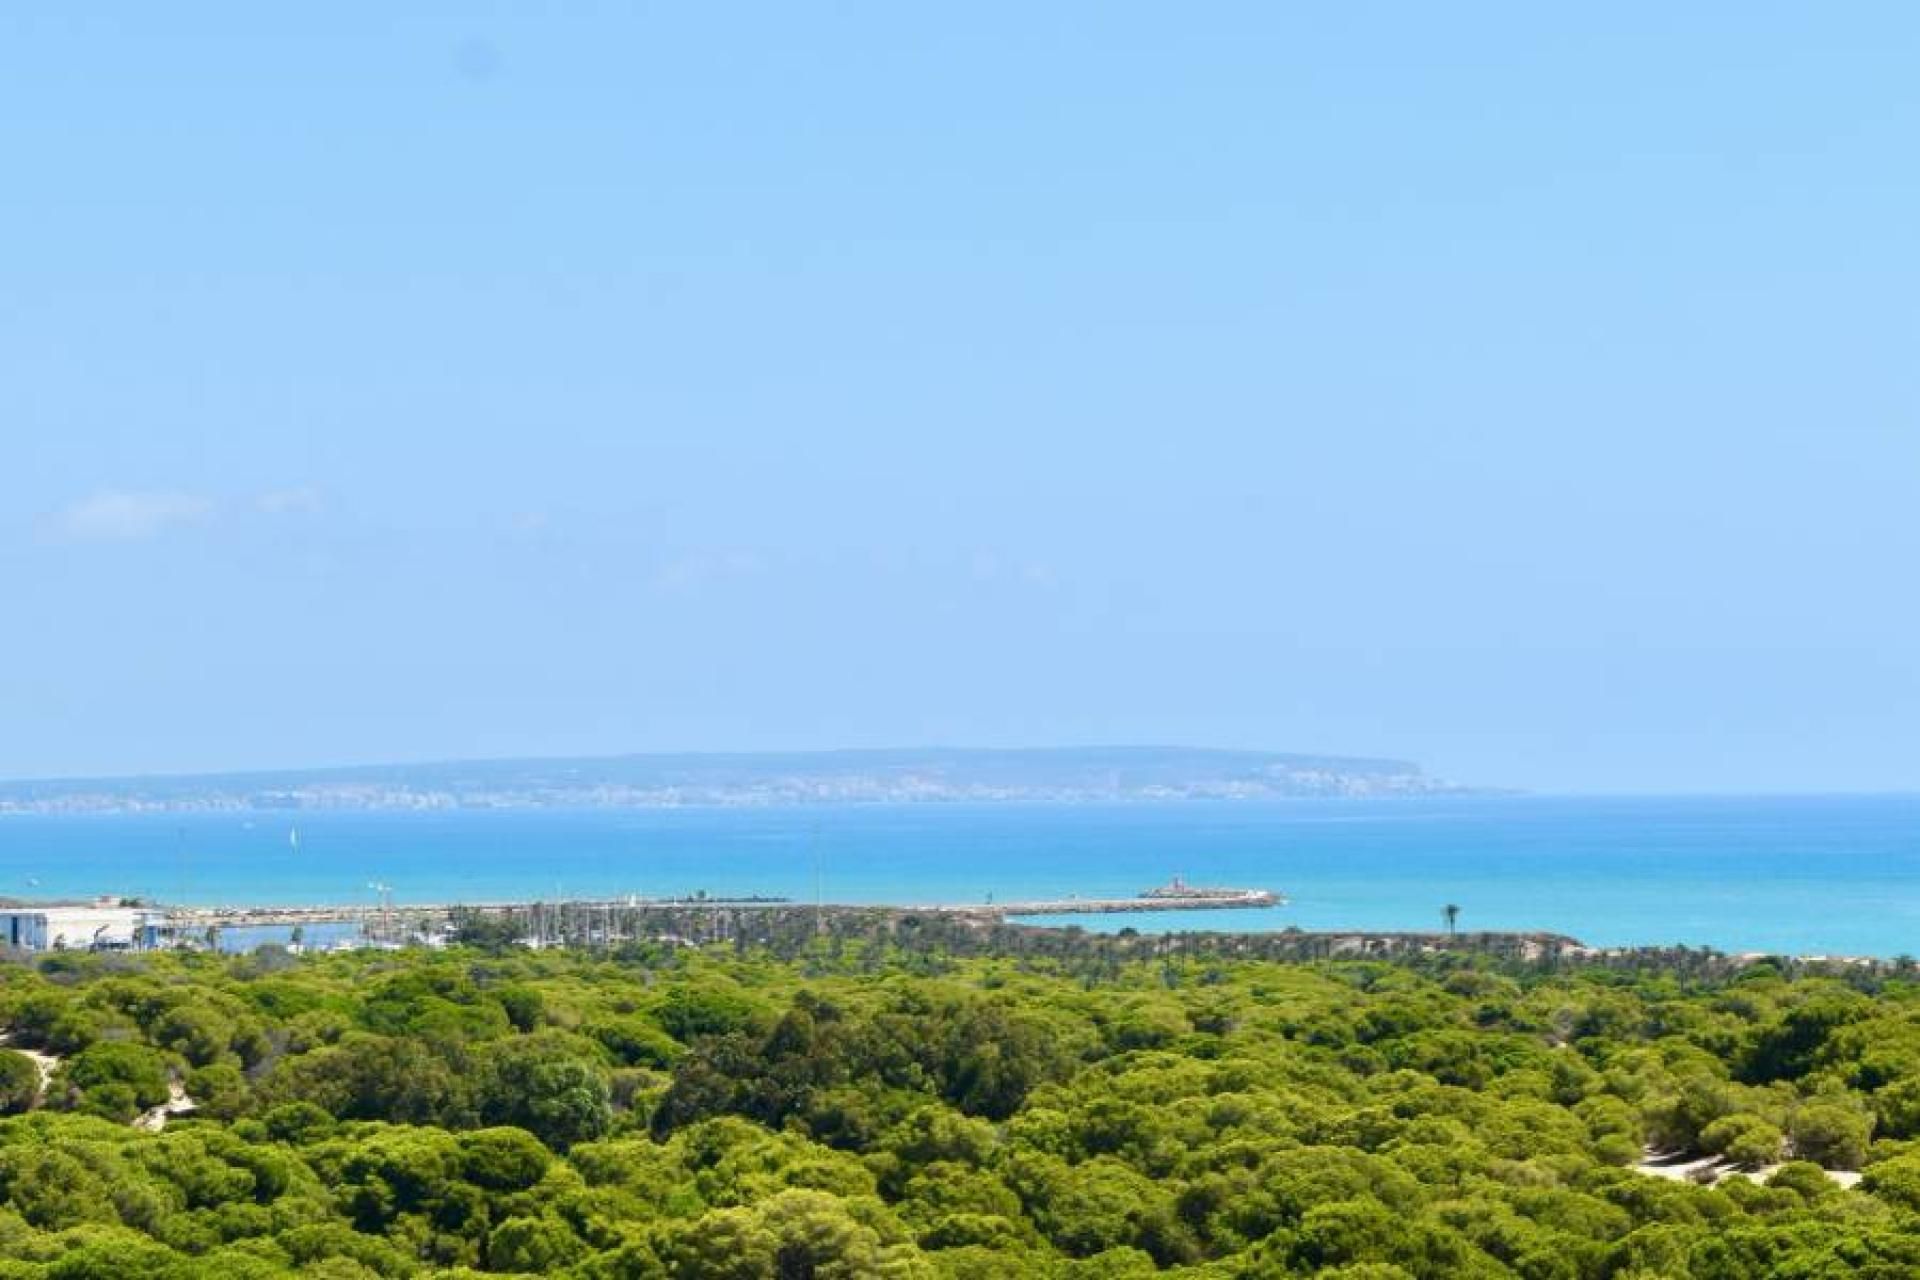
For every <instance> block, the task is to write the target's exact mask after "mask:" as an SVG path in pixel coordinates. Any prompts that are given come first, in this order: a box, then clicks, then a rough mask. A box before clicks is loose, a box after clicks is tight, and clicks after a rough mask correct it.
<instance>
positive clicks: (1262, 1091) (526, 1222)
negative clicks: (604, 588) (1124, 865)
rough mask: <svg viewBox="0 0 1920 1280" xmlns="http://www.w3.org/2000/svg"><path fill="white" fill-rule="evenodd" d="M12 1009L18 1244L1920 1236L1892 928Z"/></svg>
mask: <svg viewBox="0 0 1920 1280" xmlns="http://www.w3.org/2000/svg"><path fill="white" fill-rule="evenodd" d="M0 1024H4V1025H5V1026H6V1027H7V1028H8V1034H9V1039H10V1043H11V1044H12V1045H13V1046H14V1048H12V1049H8V1050H5V1051H0V1103H4V1105H5V1108H6V1109H7V1110H8V1111H10V1112H13V1113H20V1114H12V1115H10V1116H9V1118H7V1119H5V1120H3V1121H0V1277H15V1276H20V1277H25V1276H48V1277H82V1276H126V1275H140V1276H144V1277H162V1278H164V1277H175V1276H177V1277H201V1276H205V1277H249V1276H279V1275H287V1274H302V1275H311V1276H325V1277H334V1278H336V1280H348V1278H349V1277H369V1276H392V1277H399V1276H416V1275H420V1276H424V1275H459V1274H468V1273H477V1272H489V1273H498V1272H517V1273H541V1274H557V1275H572V1276H579V1277H595V1278H600V1277H606V1278H613V1277H677V1278H686V1280H695V1278H698V1280H708V1278H714V1280H719V1278H723V1277H724V1278H727V1280H735V1278H738V1280H749V1278H754V1277H779V1278H782V1280H786V1278H804V1277H821V1278H826V1277H849V1278H850V1277H864V1276H889V1277H903V1278H904V1277H928V1278H933V1277H951V1278H954V1280H961V1278H965V1280H995V1278H999V1277H1008V1276H1043V1277H1063V1278H1064V1277H1074V1278H1082V1277H1085V1278H1091V1277H1132V1276H1143V1277H1144V1276H1148V1275H1155V1274H1166V1275H1174V1276H1181V1277H1188V1278H1190V1280H1197V1278H1198V1277H1219V1278H1222V1280H1224V1278H1226V1277H1281V1276H1300V1275H1316V1274H1324V1275H1337V1276H1344V1277H1348V1278H1349V1280H1361V1278H1365V1280H1394V1278H1399V1277H1408V1276H1412V1277H1501V1276H1524V1277H1529V1278H1531V1280H1563V1278H1564V1280H1575V1278H1576V1277H1596V1278H1600V1277H1605V1278H1614V1277H1661V1278H1663V1280H1664V1278H1671V1277H1698V1278H1699V1280H1709V1278H1711V1280H1755V1278H1759V1277H1783V1278H1784V1277H1794V1278H1796V1280H1797V1278H1806V1277H1829V1276H1832V1277H1838V1276H1855V1275H1863V1276H1882V1277H1895V1276H1902V1277H1905V1276H1913V1275H1915V1274H1920V1147H1917V1146H1916V1145H1915V1138H1916V1137H1917V1136H1920V991H1917V990H1916V987H1915V986H1914V984H1913V982H1912V981H1911V980H1909V979H1908V978H1907V977H1905V976H1904V975H1903V974H1901V973H1897V972H1885V973H1865V972H1862V973H1859V974H1855V975H1853V976H1851V977H1846V978H1841V977H1833V976H1807V975H1804V974H1795V973H1790V972H1784V971H1783V970H1782V968H1781V967H1778V966H1774V965H1768V964H1761V965H1755V966H1750V967H1748V968H1746V969H1744V970H1741V971H1739V972H1737V973H1722V972H1719V971H1714V972H1712V973H1708V972H1705V971H1702V972H1692V971H1691V970H1690V969H1688V968H1682V967H1673V968H1668V969H1650V968H1646V967H1642V968H1640V969H1637V970H1633V971H1616V970H1607V969H1600V968H1587V969H1582V970H1574V971H1562V972H1555V971H1553V970H1551V969H1540V968H1536V969H1527V968H1522V967H1519V966H1516V965H1511V964H1506V963H1503V962H1497V961H1495V960H1492V959H1490V958H1487V957H1476V956H1472V955H1441V956H1435V957H1428V958H1426V959H1422V960H1418V961H1410V962H1407V963H1404V964H1389V963H1384V962H1378V961H1366V962H1361V961H1345V962H1336V961H1317V962H1309V963H1293V964H1289V963H1279V962H1273V961H1267V960H1241V959H1227V958H1220V957H1217V956H1215V957H1210V956H1208V955H1206V954H1191V955H1184V956H1181V957H1179V958H1168V957H1164V956H1163V957H1157V958H1153V957H1147V958H1143V957H1140V956H1138V955H1135V956H1133V957H1132V958H1126V959H1116V958H1115V957H1114V954H1113V953H1112V952H1111V951H1110V950H1108V949H1106V944H1101V945H1098V946H1095V945H1089V946H1088V947H1087V948H1084V949H1079V950H1076V949H1075V948H1073V947H1070V946H1067V947H1062V948H1060V949H1058V951H1057V953H1053V954H1047V955H1032V954H1029V955H1023V956H1011V955H1006V956H984V957H983V956H971V957H967V958H964V959H958V958H952V957H951V956H950V955H949V954H948V953H947V952H946V951H945V950H944V949H943V948H941V947H939V946H937V945H920V946H915V947H912V948H903V947H901V946H899V945H897V944H896V943H892V942H888V941H885V940H882V939H875V940H869V941H858V940H855V941H848V940H844V939H832V940H829V939H818V940H814V941H813V942H811V943H808V944H805V945H801V946H797V947H796V948H795V954H793V955H790V956H785V957H775V956H772V955H767V954H756V953H754V952H753V951H751V950H746V951H742V950H740V949H737V948H727V949H724V950H722V949H718V948H716V949H714V950H711V951H704V952H703V951H697V950H692V949H686V948H680V949H669V948H666V947H652V946H649V947H636V948H630V949H629V950H627V951H625V952H622V953H618V954H611V955H593V956H590V955H586V954H583V953H571V952H559V951H549V952H543V953H531V952H526V951H523V950H519V949H515V948H499V949H485V950H483V949H479V948H455V949H453V950H451V951H448V952H445V953H425V952H414V953H377V952H364V953H358V954H352V955H338V956H326V957H318V958H310V959H300V958H295V957H291V956H287V955H285V954H284V953H278V952H271V951H269V952H264V953H261V954H258V955H255V956H252V957H246V958H228V957H218V956H213V955H180V956H148V957H129V956H121V957H113V956H81V955H56V956H50V957H46V958H44V959H43V960H41V961H40V962H39V963H37V964H29V963H27V962H25V961H23V960H17V961H15V962H13V963H9V964H6V965H4V966H0ZM23 1050H24V1051H30V1052H31V1054H33V1055H38V1056H37V1057H30V1056H29V1053H28V1052H22V1051H23ZM43 1069H46V1070H50V1072H51V1075H50V1078H49V1079H47V1081H46V1082H45V1085H44V1088H42V1087H41V1079H40V1074H41V1071H42V1070H43ZM180 1089H184V1093H185V1095H186V1096H187V1097H188V1098H190V1099H191V1100H192V1102H193V1103H194V1104H195V1105H196V1106H197V1110H194V1111H192V1112H186V1113H183V1114H177V1115H173V1116H171V1117H168V1118H167V1119H166V1120H165V1123H164V1128H163V1129H161V1130H159V1131H157V1132H155V1131H150V1129H149V1128H142V1127H138V1126H137V1125H136V1124H135V1123H134V1122H135V1121H136V1119H137V1118H140V1117H142V1116H143V1113H144V1116H145V1118H144V1119H142V1120H141V1121H140V1123H141V1124H144V1125H147V1126H151V1125H154V1124H156V1123H159V1121H160V1113H159V1112H157V1111H154V1110H151V1109H155V1108H162V1107H164V1105H165V1104H167V1103H168V1100H169V1097H170V1092H171V1094H172V1096H173V1098H174V1101H175V1103H176V1104H178V1103H179V1101H180V1099H179V1090H180ZM1648 1145H1651V1146H1653V1147H1656V1148H1661V1149H1668V1150H1686V1151H1699V1152H1714V1153H1722V1154H1723V1155H1724V1156H1725V1157H1726V1159H1727V1161H1728V1162H1731V1163H1733V1164H1738V1165H1741V1166H1744V1167H1746V1168H1748V1169H1751V1170H1752V1171H1754V1176H1753V1177H1751V1178H1749V1177H1742V1176H1730V1177H1725V1178H1722V1179H1721V1180H1720V1181H1719V1182H1718V1183H1717V1185H1714V1186H1704V1185H1694V1184H1692V1183H1689V1182H1687V1181H1675V1180H1669V1179H1662V1178H1657V1177H1654V1176H1650V1175H1649V1174H1648V1173H1646V1172H1643V1171H1640V1170H1637V1169H1636V1168H1634V1167H1633V1166H1634V1165H1635V1164H1636V1162H1638V1161H1640V1160H1641V1159H1642V1157H1643V1155H1644V1148H1645V1147H1647V1146H1648ZM1852 1169H1860V1170H1862V1171H1863V1175H1864V1176H1863V1177H1862V1179H1861V1180H1860V1182H1859V1185H1858V1186H1857V1187H1855V1188H1851V1189H1849V1188H1847V1187H1843V1186H1841V1185H1839V1184H1838V1183H1837V1182H1836V1180H1835V1179H1834V1178H1833V1177H1832V1176H1831V1175H1830V1173H1829V1171H1839V1170H1852Z"/></svg>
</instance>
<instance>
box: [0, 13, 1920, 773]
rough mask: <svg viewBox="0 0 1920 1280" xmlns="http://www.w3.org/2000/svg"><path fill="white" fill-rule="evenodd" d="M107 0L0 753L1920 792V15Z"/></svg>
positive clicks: (11, 517)
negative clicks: (921, 767)
mask: <svg viewBox="0 0 1920 1280" xmlns="http://www.w3.org/2000/svg"><path fill="white" fill-rule="evenodd" d="M402 8H404V10H405V12H404V13H402V12H399V11H398V10H400V9H402ZM80 10H81V6H56V7H50V8H47V9H44V10H43V11H41V12H39V13H28V12H25V11H24V7H16V8H15V9H14V10H10V11H9V12H8V13H6V14H5V15H4V16H0V160H3V161H4V166H5V167H4V174H5V177H4V182H5V198H4V199H3V200H0V242H3V243H4V244H5V245H6V246H7V249H6V251H5V252H4V253H0V444H4V449H3V450H0V707H4V717H3V721H4V726H5V732H4V733H0V775H4V776H44V775H55V774H72V773H96V772H118V771H151V770H166V771H175V770H196V769H203V768H232V767H248V766H282V765H301V764H320V763H330V762H355V761H374V760H405V759H421V758H440V757H459V756H479V755H521V754H528V755H533V754H552V753H572V752H602V751H625V750H649V749H729V748H775V747H783V748H784V747H796V748H797V747H832V746H858V745H883V744H885V745H912V744H955V745H967V744H980V745H987V744H996V745H1046V744H1073V743H1109V742H1171V743H1188V744H1197V745H1223V746H1264V747H1273V748H1278V749H1294V750H1306V751H1341V752H1353V753H1370V754H1390V755H1400V756H1407V757H1411V758H1415V759H1418V760H1420V761H1422V762H1423V763H1425V764H1426V765H1427V766H1428V767H1430V768H1432V769H1434V770H1436V771H1438V772H1441V773H1444V774H1446V775H1448V776H1452V777H1456V778H1460V779H1463V780H1469V781H1475V782H1486V783H1501V784H1513V785H1520V786H1527V787H1534V788H1541V789H1561V790H1827V789H1854V788H1865V789H1911V788H1913V787H1915V786H1916V785H1920V729H1916V726H1920V592H1917V591H1916V590H1915V588H1914V581H1915V577H1916V575H1915V572H1914V566H1915V564H1916V559H1917V556H1916V553H1920V504H1917V503H1916V491H1917V490H1920V422H1916V409H1920V358H1916V354H1917V353H1916V338H1920V324H1916V320H1917V319H1920V302H1917V301H1916V300H1917V299H1920V236H1916V234H1915V228H1916V227H1920V167H1917V166H1916V165H1915V164H1914V147H1915V139H1916V138H1920V88H1916V81H1915V77H1914V75H1913V67H1914V66H1915V65H1920V12H1916V11H1915V10H1914V9H1913V8H1912V7H1911V6H1906V5H1899V4H1891V3H1888V4H1859V5H1849V6H1844V7H1838V8H1836V7H1832V6H1818V5H1768V4H1731V3H1728V4H1697V5H1656V4H1619V5H1608V6H1588V7H1584V8H1576V7H1574V6H1542V5H1523V4H1512V5H1493V4H1463V5H1449V6H1439V5H1414V4H1354V5H1341V6H1278V5H1266V4H1246V5H1213V6H1201V7H1194V6H1166V5H1117V4H1086V5H1074V4H1060V5H1051V6H1037V5H1031V4H1023V5H1013V4H1007V5H1001V4H988V3H982V4H975V5H967V6H960V7H951V6H950V7H948V8H947V9H946V10H945V11H941V12H936V11H935V10H933V9H932V8H929V7H926V6H902V5H883V4H870V5H831V6H827V5H818V6H798V5H780V6H776V5H681V6H656V5H637V4H635V5H627V4H620V5H614V4H606V5H597V6H596V5H577V6H553V7H541V6H510V5H464V6H455V5H432V4H420V5H409V6H404V7H402V6H387V5H363V4H346V3H342V4H335V5H327V6H315V7H310V8H306V9H304V11H302V12H300V13H295V12H293V11H292V10H291V9H290V7H288V6H259V5H231V6H226V5H212V4H188V5H179V6H153V5H133V4H125V5H110V4H108V5H96V6H88V7H87V11H86V13H85V14H82V13H81V12H80Z"/></svg>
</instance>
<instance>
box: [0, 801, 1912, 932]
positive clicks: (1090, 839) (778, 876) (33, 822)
mask: <svg viewBox="0 0 1920 1280" xmlns="http://www.w3.org/2000/svg"><path fill="white" fill-rule="evenodd" d="M294 827H297V828H298V832H299V836H298V840H297V842H296V841H295V840H293V839H292V838H291V837H290V831H291V829H292V828H294ZM1175 874H1181V875H1184V876H1185V877H1186V878H1187V879H1188V880H1189V881H1190V882H1192V883H1196V884H1220V885H1232V886H1241V887H1255V888H1271V889H1276V890H1280V891H1282V892H1284V893H1286V894H1287V895H1288V897H1289V899H1290V902H1289V904H1288V905H1287V906H1285V907H1282V908H1277V909H1274V910H1271V911H1233V912H1189V913H1168V914H1164V915H1146V916H1143V915H1131V916H1108V917H1096V916H1076V917H1072V918H1071V923H1075V924H1079V925H1081V926H1082V927H1086V928H1108V929H1118V928H1122V927H1134V928H1155V927H1159V928H1171V929H1185V928H1203V929H1280V928H1285V927H1286V926H1288V925H1299V926H1300V927H1302V928H1307V929H1319V928H1348V927H1351V928H1369V929H1429V928H1437V927H1438V926H1439V923H1440V909H1441V907H1442V905H1443V904H1445V903H1448V902H1454V903H1458V904H1459V905H1460V908H1461V912H1460V926H1461V928H1462V929H1547V930H1555V931H1558V932H1562V933H1567V934H1571V935H1573V936H1574V937H1577V938H1580V939H1582V940H1584V941H1586V942H1590V943H1595V944H1603V945H1607V944H1628V943H1645V944H1670V943H1685V944H1688V945H1694V946H1699V945H1708V946H1715V947H1720V948H1724V949H1728V950H1769V951H1785V952H1794V953H1800V954H1873V955H1888V956H1890V955H1897V954H1903V953H1920V796H1887V797H1807V798H1766V799H1733V798H1690V799H1665V798H1662V799H1629V798H1609V799H1571V798H1535V797H1472V798H1446V799H1404V800H1391V801H1340V800H1317V801H1295V802H1287V803H1262V804H1233V803H1190V804H1169V805H1152V806H1146V805H1130V806H1112V807H1107V806H1062V807H1024V806H1022V807H1001V806H978V807H975V806H945V805H917V806H898V807H863V808H802V809H684V810H644V811H622V812H606V811H594V812H496V813H487V812H462V813H445V814H387V813H380V814H365V813H361V814H354V813H341V814H324V813H306V814H299V815H285V816H276V815H268V814H248V815H239V814H232V815H192V816H184V817H182V816H171V815H165V816H163V815H154V816H124V817H122V816H114V817H40V816H9V817H0V895H5V896H14V897H30V898H37V897H52V896H77V895H92V894H97V893H119V894H142V895H146V896H150V897H154V898H158V899H160V900H163V901H180V902H194V903H235V904H238V903H268V902H274V903H288V902H303V903H304V902H328V903H356V904H362V905H369V904H371V903H373V902H374V901H375V898H376V895H375V892H374V890H373V889H372V888H371V887H370V886H371V885H373V884H375V883H384V884H387V885H390V886H392V892H393V896H394V900H395V901H398V902H407V901H413V902H445V901H464V902H482V901H501V900H518V899H529V898H536V897H541V898H546V897H555V896H565V895H585V894H594V895H603V894H604V895H612V894H628V893H633V894H640V895H644V896H648V897H656V896H663V895H670V894H683V893H690V892H694V891H698V890H705V891H706V892H708V893H709V894H714V895H739V894H764V895H783V896H788V897H793V898H796V899H800V900H803V901H812V900H813V899H814V897H815V894H816V891H817V892H818V893H819V895H820V896H821V897H822V898H824V899H825V900H826V901H829V902H898V903H939V902H979V901H982V900H983V899H985V898H986V897H987V895H989V894H992V895H993V896H994V897H995V898H997V899H998V900H1000V901H1008V900H1014V899H1025V898H1036V897H1062V896H1067V895H1072V894H1078V895H1080V896H1083V897H1111V896H1128V895H1131V894H1134V893H1137V892H1139V891H1140V890H1142V889H1145V888H1148V887H1150V886H1152V885H1155V884H1159V883H1163V882H1164V881H1166V880H1167V879H1168V878H1169V877H1171V876H1173V875H1175Z"/></svg>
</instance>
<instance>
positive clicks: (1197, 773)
mask: <svg viewBox="0 0 1920 1280" xmlns="http://www.w3.org/2000/svg"><path fill="white" fill-rule="evenodd" d="M1461 790H1463V788H1460V787H1457V786H1454V785H1453V784H1451V783H1447V782H1443V781H1440V780H1438V779H1435V778H1431V777H1429V776H1427V775H1426V774H1425V773H1423V772H1421V770H1420V767H1419V766H1418V765H1414V764H1410V763H1408V762H1406V761H1404V760H1371V759H1361V758H1354V757H1347V756H1314V755H1288V754H1283V753H1279V752H1268V751H1219V750H1208V749H1200V748H1186V747H1089V748H1078V747H1074V748H1050V749H1033V750H970V749H902V750H876V751H818V752H779V753H751V754H711V755H706V754H701V755H630V756H599V757H590V758H580V759H555V760H473V761H460V762H451V763H443V764H397V765H366V766H358V767H353V768H339V769H303V770H287V771H276V772H266V773H235V774H202V775H193V776H169V777H150V778H95V779H67V780H59V781H48V782H13V783H0V813H8V812H13V813H128V812H148V811H150V812H166V813H185V812H220V811H229V810H231V811H248V810H279V809H308V810H311V809H332V810H404V809H539V808H556V809H557V808H600V809H619V808H658V807H669V806H681V805H795V804H900V803H932V802H948V803H953V802H968V803H1029V804H1031V803H1061V804H1074V803H1090V802H1101V801H1106V802H1113V801H1174V800H1234V799H1271V798H1281V797H1289V796H1394V795H1432V794H1436V793H1445V792H1456V791H1461Z"/></svg>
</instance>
